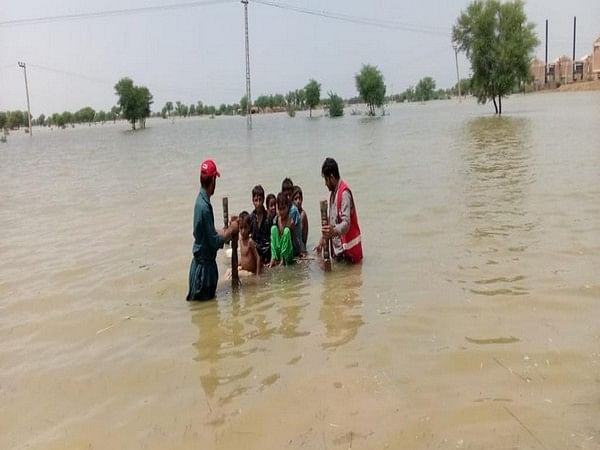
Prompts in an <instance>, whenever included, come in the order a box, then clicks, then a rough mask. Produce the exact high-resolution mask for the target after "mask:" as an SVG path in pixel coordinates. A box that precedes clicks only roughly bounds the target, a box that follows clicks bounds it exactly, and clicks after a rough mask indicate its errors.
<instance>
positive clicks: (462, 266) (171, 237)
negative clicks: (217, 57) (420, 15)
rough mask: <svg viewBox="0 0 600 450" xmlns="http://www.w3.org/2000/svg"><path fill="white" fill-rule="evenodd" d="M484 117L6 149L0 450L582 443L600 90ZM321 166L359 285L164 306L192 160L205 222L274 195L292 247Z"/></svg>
mask: <svg viewBox="0 0 600 450" xmlns="http://www.w3.org/2000/svg"><path fill="white" fill-rule="evenodd" d="M504 106H505V112H506V116H505V117H502V118H497V117H492V116H490V114H489V110H490V108H489V105H488V106H478V105H476V104H475V103H474V102H472V101H468V102H466V103H463V104H462V105H459V104H458V103H456V102H453V101H447V102H432V103H429V104H425V105H420V104H411V105H396V106H392V107H390V108H389V112H390V115H389V116H385V117H379V118H375V119H369V118H366V117H364V116H352V115H350V114H349V112H350V109H348V108H347V109H346V112H347V115H346V117H344V118H342V119H339V120H330V119H329V118H324V117H321V118H315V119H313V120H309V119H308V118H306V117H303V116H301V115H298V116H297V117H296V118H294V119H290V118H288V117H287V116H286V115H283V114H274V115H269V116H261V117H255V120H254V131H253V132H252V133H250V134H249V133H247V131H246V130H245V122H244V120H243V119H242V118H217V119H215V120H208V119H202V120H197V119H189V120H175V122H174V123H173V124H171V123H169V122H168V121H149V124H148V126H149V128H148V129H147V130H145V131H143V132H136V133H131V132H128V131H126V128H127V127H126V125H124V124H117V125H114V126H113V125H104V126H92V127H78V128H75V129H70V130H64V131H59V130H53V131H49V130H41V131H38V132H36V133H35V134H34V136H33V138H32V139H30V138H29V137H28V136H25V135H20V134H14V133H13V134H12V135H11V136H9V140H8V143H6V144H0V229H1V234H0V255H1V258H0V448H3V449H4V448H6V449H25V448H39V449H91V448H93V449H104V448H107V449H115V448H122V449H137V448H143V449H192V448H193V449H197V448H202V449H238V448H245V449H281V448H310V449H335V448H340V449H347V448H356V449H361V448H362V449H382V448H390V449H397V448H402V449H404V448H405V449H413V448H441V449H445V448H472V449H475V448H498V449H500V448H548V449H550V448H552V449H567V448H573V449H575V448H577V449H582V448H583V449H598V448H600V326H599V325H598V317H600V144H599V143H600V127H599V126H598V124H599V123H600V93H597V92H595V93H565V94H552V95H537V96H536V95H531V96H527V97H523V96H514V97H511V98H510V99H509V100H507V101H505V102H504ZM325 156H333V157H335V158H336V159H337V160H338V162H339V164H340V170H341V172H342V176H343V177H344V178H346V179H347V180H348V182H349V183H350V185H351V186H352V187H353V189H354V192H355V197H356V203H357V205H358V213H359V219H360V224H361V227H362V229H363V239H364V249H365V255H366V257H365V260H364V263H363V264H362V266H361V267H340V266H335V267H334V271H333V272H332V273H329V274H324V273H323V272H322V271H321V270H320V269H319V267H318V264H317V262H316V261H308V262H306V263H303V264H300V265H298V266H296V267H293V268H290V269H286V270H277V271H272V272H271V273H268V274H265V275H264V276H262V277H261V278H260V279H259V280H256V281H252V282H247V283H246V284H245V285H244V286H243V288H242V289H241V290H240V291H239V292H238V293H232V292H231V291H230V289H229V288H228V284H227V282H224V281H223V282H221V283H220V286H219V289H218V293H217V294H218V299H217V301H213V302H208V303H197V304H189V303H186V302H185V301H184V297H185V294H186V290H187V271H188V268H189V262H190V257H191V244H192V240H191V220H192V207H193V202H194V199H195V196H196V193H197V187H198V186H197V166H198V164H199V162H200V161H201V160H202V159H203V158H205V157H214V158H215V159H216V161H217V163H218V165H219V168H220V170H221V172H222V177H221V178H220V179H219V181H218V185H217V192H216V194H215V196H214V197H213V204H214V208H215V216H216V217H215V219H216V222H217V224H221V222H222V219H221V206H220V205H221V197H222V196H224V195H227V196H228V197H229V209H230V212H233V211H241V210H242V209H249V208H251V199H250V189H251V188H252V186H253V185H254V184H255V183H257V182H260V183H262V184H263V185H264V186H265V188H266V190H267V192H276V191H277V187H278V185H280V183H281V180H282V178H283V177H284V176H290V177H291V178H292V179H293V180H294V182H295V183H297V184H300V185H301V186H302V187H303V189H304V198H305V206H306V209H307V211H308V216H309V220H310V223H311V229H310V233H309V241H310V242H314V241H315V240H316V237H317V231H316V230H317V228H318V227H317V224H318V217H319V209H318V205H319V200H321V199H323V198H326V191H325V186H324V184H323V181H322V179H321V178H320V173H319V171H320V164H321V162H322V160H323V159H324V157H325ZM218 262H219V268H220V270H221V274H223V273H224V272H225V269H226V266H227V259H226V258H225V256H224V255H223V253H222V252H221V253H220V254H219V257H218Z"/></svg>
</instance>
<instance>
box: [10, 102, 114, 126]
mask: <svg viewBox="0 0 600 450" xmlns="http://www.w3.org/2000/svg"><path fill="white" fill-rule="evenodd" d="M119 118H120V108H119V107H118V106H113V107H112V108H111V110H110V111H102V110H100V111H96V110H94V108H92V107H91V106H86V107H84V108H81V109H80V110H78V111H75V112H71V111H64V112H62V113H53V114H51V115H49V116H46V115H45V114H40V115H39V116H38V117H37V118H34V117H32V119H31V125H32V126H40V127H51V126H56V127H61V128H64V127H66V126H68V125H74V124H76V123H77V124H80V123H96V122H101V123H104V122H107V121H113V122H115V121H116V120H117V119H119ZM28 125H29V124H28V121H27V111H0V130H2V129H7V130H16V129H19V128H21V127H27V126H28Z"/></svg>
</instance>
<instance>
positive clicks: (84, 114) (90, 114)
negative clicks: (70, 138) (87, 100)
mask: <svg viewBox="0 0 600 450" xmlns="http://www.w3.org/2000/svg"><path fill="white" fill-rule="evenodd" d="M95 115H96V111H94V109H93V108H92V107H91V106H86V107H85V108H81V109H80V110H79V111H77V112H76V113H75V114H74V121H75V122H78V123H81V122H84V123H89V122H93V121H94V116H95Z"/></svg>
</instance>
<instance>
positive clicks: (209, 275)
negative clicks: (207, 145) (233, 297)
mask: <svg viewBox="0 0 600 450" xmlns="http://www.w3.org/2000/svg"><path fill="white" fill-rule="evenodd" d="M220 176H221V174H220V173H219V171H218V170H217V165H216V164H215V162H214V161H213V160H212V159H207V160H206V161H204V162H203V163H202V164H201V165H200V186H201V187H200V192H199V193H198V197H197V198H196V205H195V206H194V246H193V248H192V253H193V255H194V257H193V258H192V264H191V266H190V276H189V291H188V295H187V298H186V300H188V301H191V300H210V299H212V298H214V297H215V291H216V290H217V282H218V281H219V271H218V269H217V261H216V258H217V250H219V249H220V248H223V244H224V243H225V242H226V241H229V240H230V239H231V235H232V234H233V233H237V231H238V228H237V227H238V224H237V221H232V222H231V223H230V224H229V227H227V228H224V229H223V230H219V231H217V230H216V229H215V217H214V214H213V209H212V205H211V204H210V197H211V196H212V195H213V194H214V193H215V187H216V184H217V177H220Z"/></svg>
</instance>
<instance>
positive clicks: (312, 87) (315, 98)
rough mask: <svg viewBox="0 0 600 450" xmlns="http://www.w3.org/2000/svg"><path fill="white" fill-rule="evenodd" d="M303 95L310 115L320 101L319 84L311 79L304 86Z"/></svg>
mask: <svg viewBox="0 0 600 450" xmlns="http://www.w3.org/2000/svg"><path fill="white" fill-rule="evenodd" d="M304 95H305V99H306V104H307V105H308V110H309V115H310V117H312V110H313V108H314V107H316V106H317V105H318V104H319V103H320V102H321V85H320V84H319V83H317V81H316V80H313V79H311V80H310V81H309V82H308V84H307V85H306V86H304Z"/></svg>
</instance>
